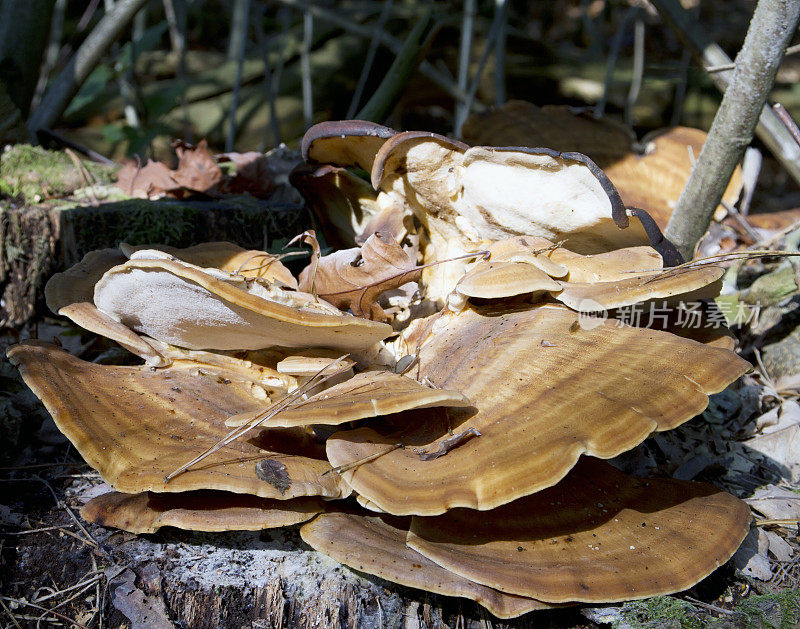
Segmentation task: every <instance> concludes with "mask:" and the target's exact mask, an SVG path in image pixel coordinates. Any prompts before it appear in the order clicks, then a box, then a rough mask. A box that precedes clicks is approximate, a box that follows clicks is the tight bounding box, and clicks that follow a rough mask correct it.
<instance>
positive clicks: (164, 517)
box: [81, 489, 325, 533]
mask: <svg viewBox="0 0 800 629" xmlns="http://www.w3.org/2000/svg"><path fill="white" fill-rule="evenodd" d="M324 510H325V508H324V507H323V505H322V501H321V500H319V499H318V498H293V499H291V500H270V499H268V498H259V497H258V496H249V495H247V494H234V493H230V492H226V491H212V490H202V489H201V490H198V491H187V492H181V493H177V494H157V493H153V492H141V493H138V494H122V493H120V492H117V491H111V492H109V493H107V494H103V495H102V496H98V497H97V498H93V499H92V500H90V501H89V502H88V503H86V504H85V505H84V506H83V507H82V508H81V517H82V518H83V519H84V520H88V521H89V522H92V523H93V524H99V525H100V526H110V527H113V528H116V529H122V530H123V531H128V532H129V533H155V532H156V531H157V530H158V529H160V528H161V527H162V526H174V527H175V528H179V529H186V530H189V531H208V532H218V531H259V530H261V529H271V528H278V527H281V526H291V525H293V524H300V523H301V522H306V521H307V520H310V519H311V518H313V517H314V516H315V515H316V514H318V513H321V512H322V511H324Z"/></svg>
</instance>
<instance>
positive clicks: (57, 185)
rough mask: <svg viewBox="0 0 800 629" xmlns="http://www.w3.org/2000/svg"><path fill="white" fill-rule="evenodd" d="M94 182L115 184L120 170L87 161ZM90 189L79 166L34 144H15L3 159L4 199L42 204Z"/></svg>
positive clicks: (0, 159) (0, 179) (1, 190)
mask: <svg viewBox="0 0 800 629" xmlns="http://www.w3.org/2000/svg"><path fill="white" fill-rule="evenodd" d="M83 165H84V166H85V167H86V169H87V170H88V171H89V174H90V175H91V177H92V178H93V179H94V181H92V182H91V184H95V183H100V184H108V183H111V182H112V181H113V180H115V177H114V173H115V171H116V168H115V167H113V166H106V165H102V164H95V163H93V162H89V161H87V160H83ZM85 186H86V181H85V179H84V177H83V176H82V175H81V172H80V170H79V169H78V167H77V166H76V165H75V162H73V161H72V159H71V158H70V157H69V155H67V154H66V153H64V152H62V151H48V150H46V149H43V148H41V147H39V146H31V145H30V144H15V145H12V146H10V147H8V148H7V149H6V150H5V151H3V154H2V156H0V196H8V197H16V198H20V199H22V200H23V201H25V202H29V203H38V202H39V201H41V200H44V199H47V198H51V197H63V196H67V195H70V194H72V193H73V192H75V191H76V190H78V189H80V188H83V187H85Z"/></svg>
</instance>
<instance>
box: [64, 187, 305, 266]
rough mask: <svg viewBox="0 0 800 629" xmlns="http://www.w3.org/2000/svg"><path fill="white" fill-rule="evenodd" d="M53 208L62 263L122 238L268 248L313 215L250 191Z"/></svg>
mask: <svg viewBox="0 0 800 629" xmlns="http://www.w3.org/2000/svg"><path fill="white" fill-rule="evenodd" d="M55 212H56V213H57V216H56V220H57V222H58V224H59V230H58V231H59V234H60V242H59V246H60V252H59V253H60V255H59V257H60V261H59V262H60V264H59V266H66V265H69V264H72V263H74V262H77V261H78V260H80V259H81V258H82V257H83V255H85V254H86V253H87V252H89V251H92V250H94V249H103V248H105V247H116V246H117V245H118V244H119V243H120V242H127V243H129V244H132V245H141V244H165V245H172V246H174V247H188V246H190V245H194V244H197V243H200V242H207V241H212V240H229V241H231V242H235V243H236V244H238V245H241V246H243V247H247V248H254V249H262V248H270V247H271V246H272V245H273V243H277V242H283V241H285V239H286V238H287V237H291V236H294V235H295V234H298V233H300V232H302V231H303V230H304V229H308V228H309V227H310V216H309V214H308V212H307V211H306V210H305V209H304V208H303V207H302V206H300V205H294V204H275V203H270V202H268V201H263V200H259V199H255V198H253V197H250V196H240V197H226V198H224V199H219V200H214V201H175V200H169V199H162V200H159V201H147V200H142V199H128V200H125V201H118V202H113V203H102V204H100V205H99V206H97V207H87V206H79V207H71V208H70V207H64V208H60V209H58V210H55Z"/></svg>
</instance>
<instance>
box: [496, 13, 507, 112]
mask: <svg viewBox="0 0 800 629" xmlns="http://www.w3.org/2000/svg"><path fill="white" fill-rule="evenodd" d="M494 11H495V15H497V14H498V13H499V14H500V28H499V31H498V33H497V39H495V42H494V104H495V106H496V107H500V106H501V105H502V104H503V103H505V102H506V27H507V22H508V16H507V12H506V0H495V2H494Z"/></svg>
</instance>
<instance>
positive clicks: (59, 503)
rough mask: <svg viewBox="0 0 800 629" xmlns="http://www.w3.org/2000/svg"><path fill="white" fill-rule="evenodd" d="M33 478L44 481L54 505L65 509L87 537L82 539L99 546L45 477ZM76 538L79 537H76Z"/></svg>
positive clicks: (91, 544)
mask: <svg viewBox="0 0 800 629" xmlns="http://www.w3.org/2000/svg"><path fill="white" fill-rule="evenodd" d="M34 478H35V479H36V480H38V481H40V482H42V483H44V486H45V487H47V489H49V490H50V493H51V494H52V495H53V500H55V501H56V506H58V507H59V508H60V509H63V510H64V511H66V512H67V515H69V517H70V519H71V520H72V521H73V522H74V523H75V525H76V526H77V527H78V528H79V529H80V530H81V533H83V534H84V535H85V536H86V538H87V539H86V540H83V541H86V542H87V543H88V544H89V545H90V546H94V547H95V548H100V544H98V543H97V540H96V539H95V538H94V537H92V535H91V534H90V533H89V531H87V530H86V527H84V526H83V524H81V521H80V520H79V519H78V518H77V517H76V516H75V514H74V513H73V512H72V509H70V508H69V507H68V506H67V504H66V503H65V502H64V501H63V500H61V499H60V498H59V497H58V495H57V494H56V491H55V489H53V486H52V485H51V484H50V483H48V482H47V481H46V480H45V479H43V478H42V477H41V476H34ZM64 532H65V533H67V531H64ZM72 535H73V536H74V537H78V536H77V535H74V534H72ZM78 539H80V538H78Z"/></svg>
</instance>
